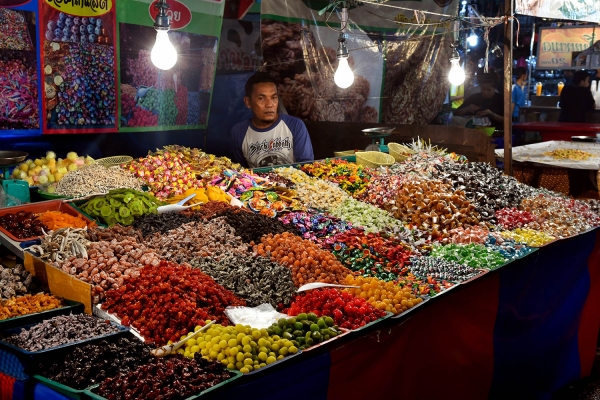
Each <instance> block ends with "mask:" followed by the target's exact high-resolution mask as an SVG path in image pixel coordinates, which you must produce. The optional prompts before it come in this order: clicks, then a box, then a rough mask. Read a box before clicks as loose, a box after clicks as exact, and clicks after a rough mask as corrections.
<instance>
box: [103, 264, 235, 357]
mask: <svg viewBox="0 0 600 400" xmlns="http://www.w3.org/2000/svg"><path fill="white" fill-rule="evenodd" d="M243 305H246V302H245V301H244V300H242V299H239V298H237V297H236V296H235V295H234V294H233V293H231V292H230V291H229V290H227V289H225V288H223V287H222V286H220V285H219V284H217V283H216V282H215V281H214V280H213V279H212V278H211V277H209V276H208V275H206V274H204V273H203V272H201V271H200V270H197V269H191V268H189V267H187V266H181V265H177V264H171V263H167V262H164V261H163V262H161V263H160V264H159V265H158V266H146V267H144V268H142V269H141V270H140V275H139V276H138V277H134V278H131V279H129V280H128V281H127V283H126V284H125V285H123V286H121V287H120V288H119V289H116V290H110V291H108V292H107V293H106V302H105V303H103V304H102V308H103V309H104V310H108V312H110V313H112V314H115V315H117V316H118V317H119V318H121V323H122V324H123V325H126V326H129V325H131V326H133V327H134V328H136V329H137V330H138V331H139V332H140V334H141V335H142V336H143V337H144V338H145V339H146V340H147V341H149V342H154V343H156V344H157V345H164V344H165V343H167V341H169V340H171V341H176V340H177V338H179V337H180V336H181V335H183V334H185V333H187V332H188V331H190V330H191V329H193V328H194V327H195V326H197V325H204V321H206V320H215V319H216V320H218V321H219V322H221V323H222V324H224V325H227V324H228V323H229V321H228V319H227V317H226V316H225V314H224V313H223V312H224V311H225V307H227V306H243Z"/></svg>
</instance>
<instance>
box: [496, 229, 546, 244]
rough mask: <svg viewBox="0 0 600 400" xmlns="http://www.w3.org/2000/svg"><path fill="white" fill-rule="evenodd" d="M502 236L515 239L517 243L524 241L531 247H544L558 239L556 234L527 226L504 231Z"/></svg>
mask: <svg viewBox="0 0 600 400" xmlns="http://www.w3.org/2000/svg"><path fill="white" fill-rule="evenodd" d="M502 236H503V237H505V238H509V239H513V240H514V241H515V242H517V243H523V244H525V245H527V246H529V247H542V246H545V245H547V244H548V243H550V242H553V241H555V240H556V238H555V237H554V236H550V235H548V234H546V233H544V232H540V231H535V230H533V229H527V228H517V229H515V230H513V231H504V232H502Z"/></svg>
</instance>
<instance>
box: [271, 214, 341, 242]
mask: <svg viewBox="0 0 600 400" xmlns="http://www.w3.org/2000/svg"><path fill="white" fill-rule="evenodd" d="M280 220H281V222H283V223H284V224H286V225H289V224H291V225H294V226H295V227H296V229H297V230H298V231H299V232H300V233H301V234H302V237H303V238H304V239H308V240H310V241H313V242H316V243H318V242H320V239H321V238H324V237H327V236H331V235H335V234H337V233H340V232H345V231H347V230H349V229H352V224H351V223H349V222H346V221H343V220H341V219H339V218H335V217H330V216H327V215H324V214H309V213H306V212H294V213H289V214H287V215H285V216H283V217H281V218H280Z"/></svg>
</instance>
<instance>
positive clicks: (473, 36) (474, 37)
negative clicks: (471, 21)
mask: <svg viewBox="0 0 600 400" xmlns="http://www.w3.org/2000/svg"><path fill="white" fill-rule="evenodd" d="M467 42H468V43H469V46H471V47H475V46H477V42H479V37H478V36H477V35H476V34H475V32H471V36H469V37H468V38H467Z"/></svg>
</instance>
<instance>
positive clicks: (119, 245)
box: [59, 238, 160, 304]
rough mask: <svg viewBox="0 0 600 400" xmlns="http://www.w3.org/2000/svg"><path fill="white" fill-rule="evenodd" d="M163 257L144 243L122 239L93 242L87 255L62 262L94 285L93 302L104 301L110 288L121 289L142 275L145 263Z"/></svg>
mask: <svg viewBox="0 0 600 400" xmlns="http://www.w3.org/2000/svg"><path fill="white" fill-rule="evenodd" d="M158 264H160V259H159V258H158V256H157V255H156V253H154V252H153V251H151V250H150V249H148V248H147V247H146V246H144V245H143V244H140V243H138V242H136V241H135V240H134V239H132V238H129V239H125V240H123V241H121V242H118V241H116V240H113V241H111V242H104V241H103V242H92V243H90V244H89V247H88V249H87V258H75V257H70V258H68V259H67V260H66V262H64V263H62V264H60V265H59V267H60V269H62V270H63V271H65V272H66V273H68V274H70V275H73V276H75V277H77V279H80V280H82V281H84V282H87V283H89V284H91V285H93V288H92V301H93V303H94V304H98V303H100V302H101V301H102V300H104V298H105V293H106V291H108V290H110V289H117V288H119V287H121V286H123V284H125V283H126V282H127V281H128V280H129V279H131V278H135V277H137V276H139V274H140V273H139V269H140V268H141V267H143V266H144V265H153V266H157V265H158Z"/></svg>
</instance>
